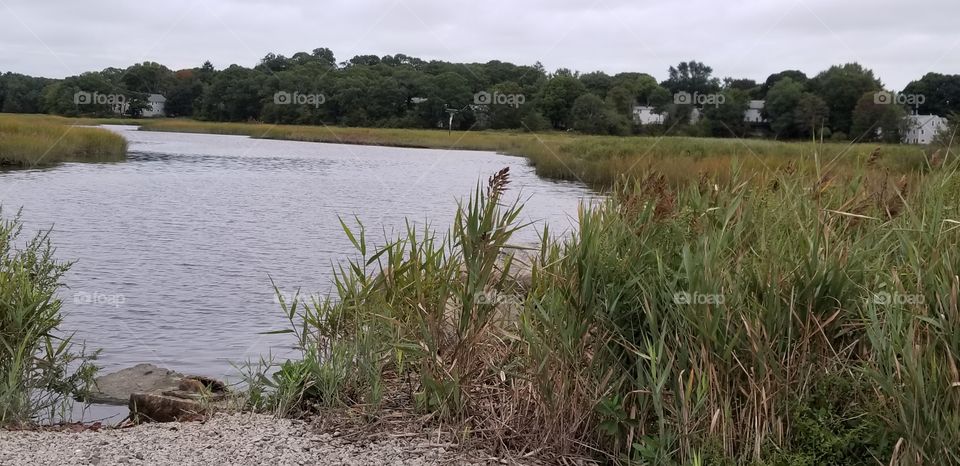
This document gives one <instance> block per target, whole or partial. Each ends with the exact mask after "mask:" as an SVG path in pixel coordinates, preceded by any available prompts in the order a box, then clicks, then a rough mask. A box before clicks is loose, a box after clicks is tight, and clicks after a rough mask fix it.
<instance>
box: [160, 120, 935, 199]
mask: <svg viewBox="0 0 960 466" xmlns="http://www.w3.org/2000/svg"><path fill="white" fill-rule="evenodd" d="M141 129H144V130H150V131H177V132H199V133H212V134H234V135H247V136H251V137H255V138H265V139H284V140H294V141H310V142H328V143H342V144H366V145H386V146H398V147H421V148H434V149H468V150H487V151H496V152H500V153H504V154H509V155H516V156H523V157H527V158H528V159H529V160H530V162H531V164H532V165H534V166H535V167H536V170H537V173H538V174H539V175H541V176H544V177H548V178H554V179H563V180H570V181H582V182H584V183H586V184H588V185H591V186H594V187H599V188H607V189H608V188H610V187H612V186H613V185H614V184H615V183H616V181H617V180H618V179H620V177H622V176H628V177H637V176H641V175H643V174H645V173H649V172H651V171H657V172H659V173H661V174H663V175H664V176H665V178H666V179H667V181H669V182H670V183H672V184H675V185H680V184H683V183H686V182H688V181H690V180H691V179H697V178H698V177H701V176H709V177H716V176H719V177H720V178H721V179H729V177H730V175H731V173H732V170H733V168H734V166H739V167H741V169H742V171H744V172H749V173H758V174H765V175H767V176H768V177H772V176H773V175H772V174H773V173H775V172H776V171H778V170H781V169H784V168H786V167H787V166H791V167H792V168H793V169H794V170H796V171H800V172H806V173H812V172H814V171H816V170H817V169H818V167H819V168H823V169H828V170H832V171H833V172H835V173H842V172H846V173H853V172H857V171H861V170H873V171H880V172H882V171H889V172H892V173H897V174H907V173H915V172H917V171H922V170H923V169H924V167H925V165H927V164H928V159H929V158H931V157H932V156H931V155H930V154H928V153H927V152H928V150H927V149H926V148H923V147H919V146H909V145H897V144H887V145H876V144H845V143H829V142H828V143H823V142H819V143H818V142H779V141H769V140H761V139H711V138H690V137H663V138H656V137H614V136H582V135H574V134H572V133H527V132H508V131H461V132H454V133H452V134H448V133H447V132H446V131H440V130H415V129H389V128H348V127H336V126H293V125H265V124H255V123H214V122H199V121H193V120H174V119H169V120H158V121H144V122H143V126H141ZM878 149H879V154H880V156H879V157H877V158H876V159H875V160H874V161H873V163H872V164H870V165H869V166H868V165H867V161H868V160H870V157H871V156H872V155H873V154H874V153H876V151H877V150H878Z"/></svg>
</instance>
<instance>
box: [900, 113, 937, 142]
mask: <svg viewBox="0 0 960 466" xmlns="http://www.w3.org/2000/svg"><path fill="white" fill-rule="evenodd" d="M946 127H947V119H946V118H944V117H942V116H938V115H910V116H908V117H907V131H906V132H905V133H904V134H903V142H904V143H905V144H930V143H931V142H933V138H934V137H935V136H936V135H937V133H939V132H940V130H942V129H943V128H946Z"/></svg>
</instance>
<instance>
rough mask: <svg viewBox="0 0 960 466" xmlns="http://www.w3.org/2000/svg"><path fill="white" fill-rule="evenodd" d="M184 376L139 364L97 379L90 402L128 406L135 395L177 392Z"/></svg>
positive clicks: (149, 365) (150, 365)
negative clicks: (166, 391) (131, 397)
mask: <svg viewBox="0 0 960 466" xmlns="http://www.w3.org/2000/svg"><path fill="white" fill-rule="evenodd" d="M182 378H183V374H180V373H177V372H174V371H171V370H169V369H164V368H162V367H157V366H154V365H153V364H137V365H136V366H133V367H130V368H127V369H123V370H121V371H117V372H114V373H112V374H107V375H104V376H101V377H97V378H96V379H95V380H94V383H95V386H94V391H93V392H92V393H91V394H90V401H92V402H94V403H106V404H118V405H123V404H127V403H128V402H129V401H130V395H131V394H133V393H160V392H163V391H165V390H176V389H177V388H178V387H179V382H180V379H182Z"/></svg>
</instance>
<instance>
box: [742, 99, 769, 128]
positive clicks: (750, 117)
mask: <svg viewBox="0 0 960 466" xmlns="http://www.w3.org/2000/svg"><path fill="white" fill-rule="evenodd" d="M766 103H767V102H766V101H765V100H751V101H750V103H749V104H748V105H747V110H746V111H744V112H743V121H745V122H747V123H754V124H759V123H766V122H767V119H766V118H764V117H763V107H764V106H766Z"/></svg>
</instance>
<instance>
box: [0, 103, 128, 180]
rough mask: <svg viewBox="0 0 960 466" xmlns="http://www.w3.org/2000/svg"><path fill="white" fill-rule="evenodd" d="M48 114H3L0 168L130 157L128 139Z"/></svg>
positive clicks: (108, 160) (114, 159) (116, 159)
mask: <svg viewBox="0 0 960 466" xmlns="http://www.w3.org/2000/svg"><path fill="white" fill-rule="evenodd" d="M78 123H83V122H78V121H75V120H73V119H67V118H62V117H54V116H47V115H10V114H0V167H4V166H6V167H20V168H26V167H38V166H39V167H42V166H49V165H54V164H57V163H60V162H115V161H121V160H124V159H125V158H126V152H127V142H126V140H125V139H124V138H123V136H120V135H118V134H114V133H111V132H110V131H108V130H105V129H100V128H83V127H77V126H73V125H74V124H78Z"/></svg>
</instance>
